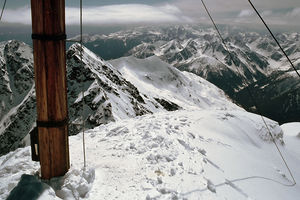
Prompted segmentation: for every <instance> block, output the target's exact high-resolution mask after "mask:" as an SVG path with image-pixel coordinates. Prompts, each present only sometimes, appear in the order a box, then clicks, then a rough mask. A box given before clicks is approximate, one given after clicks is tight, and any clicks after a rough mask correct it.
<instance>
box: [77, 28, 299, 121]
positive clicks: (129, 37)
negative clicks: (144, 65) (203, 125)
mask: <svg viewBox="0 0 300 200" xmlns="http://www.w3.org/2000/svg"><path fill="white" fill-rule="evenodd" d="M222 34H223V36H224V38H225V42H226V43H227V45H228V47H229V51H230V53H231V55H232V57H233V60H231V59H230V56H229V54H228V52H226V50H225V47H224V45H223V44H222V43H221V42H220V39H219V38H218V36H217V34H216V33H215V31H214V30H213V29H203V28H202V27H201V26H191V25H186V26H169V27H140V28H135V29H132V30H127V31H119V32H116V33H112V34H109V35H92V36H89V35H85V36H84V42H85V45H86V46H87V47H88V48H89V49H91V50H92V51H93V52H95V53H96V54H98V55H101V56H102V57H103V58H104V59H107V60H109V59H115V58H119V57H123V56H129V55H132V56H135V57H137V58H147V57H150V56H153V55H156V56H158V57H159V58H160V59H161V60H163V61H165V62H167V63H169V64H171V65H173V66H174V67H176V68H178V69H179V70H181V71H188V72H192V73H194V74H196V75H199V76H201V77H203V78H205V79H206V80H208V81H210V82H212V83H214V84H215V85H216V86H218V87H219V88H221V89H222V90H224V91H225V92H226V94H227V95H228V96H230V97H231V98H232V99H233V100H234V101H236V103H238V104H240V105H241V106H243V107H244V108H245V109H247V110H251V111H254V112H257V110H256V109H253V105H252V104H253V103H251V102H250V100H249V94H248V93H247V92H246V91H247V90H248V89H245V88H246V87H249V89H250V91H251V92H252V93H253V95H255V96H256V95H258V93H261V92H262V91H259V90H260V89H259V88H262V87H263V86H265V85H266V82H268V85H269V86H268V88H273V89H267V88H266V89H265V90H263V94H262V95H259V96H260V97H261V96H263V100H262V99H258V100H257V104H258V107H259V108H260V110H261V111H262V114H263V115H265V116H268V117H270V118H272V119H274V120H276V121H279V122H280V123H284V122H289V121H295V120H296V121H299V120H300V117H297V113H299V112H300V102H299V91H300V88H299V84H296V85H295V84H294V83H296V82H298V83H299V77H296V76H294V75H293V73H295V72H293V71H292V70H291V66H290V65H289V63H288V62H287V60H286V58H285V57H284V56H283V55H282V53H281V52H280V51H279V48H278V47H277V45H276V43H275V42H274V41H273V39H272V38H270V37H269V36H268V35H264V34H260V33H255V32H243V31H238V30H230V29H226V28H225V29H224V30H223V32H222ZM276 37H277V39H278V40H279V42H280V43H281V45H282V46H283V48H284V49H285V51H286V53H287V54H288V56H289V57H290V59H291V60H292V62H293V63H294V65H295V66H296V68H297V69H300V49H299V48H300V34H299V33H280V34H277V35H276ZM74 39H76V37H75V38H74ZM239 72H240V73H239ZM295 74H296V73H295ZM282 77H285V78H284V79H283V78H282ZM254 85H256V87H253V86H254ZM283 85H284V88H283ZM274 90H276V91H278V92H277V93H274ZM274 95H276V96H274ZM287 102H289V103H287ZM267 107H268V108H267ZM275 110H276V111H275ZM281 111H283V112H281Z"/></svg>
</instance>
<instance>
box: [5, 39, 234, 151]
mask: <svg viewBox="0 0 300 200" xmlns="http://www.w3.org/2000/svg"><path fill="white" fill-rule="evenodd" d="M80 49H81V47H80V45H79V44H74V45H72V46H71V47H70V48H69V49H68V51H67V79H68V106H69V118H70V124H69V127H70V133H69V134H71V135H72V134H77V133H78V132H79V131H81V130H82V129H81V125H80V123H81V121H82V117H83V119H84V120H85V128H86V129H91V128H93V127H96V126H99V125H101V124H106V123H109V122H112V121H115V120H119V119H126V118H131V117H136V116H140V115H144V114H149V113H155V112H159V111H174V110H178V109H182V108H184V109H193V108H212V109H213V108H214V107H216V106H217V107H218V108H223V109H225V110H226V109H227V108H234V109H240V108H239V107H238V106H236V105H234V104H233V103H231V102H230V101H229V100H228V98H227V97H226V96H225V94H224V92H223V91H222V90H220V89H218V88H217V87H216V86H214V85H213V84H211V83H209V82H208V81H206V80H204V79H202V78H200V77H198V76H196V75H194V74H191V73H187V72H180V71H179V70H177V69H176V68H174V67H172V66H171V65H169V64H167V63H165V62H164V61H162V60H160V59H159V58H158V57H156V56H154V57H150V58H147V59H137V58H134V57H127V58H121V59H118V60H114V61H113V62H112V63H114V65H116V66H117V68H116V67H114V66H113V65H111V64H110V63H108V62H106V61H104V60H103V59H102V58H101V57H99V56H97V55H95V54H94V53H93V52H91V51H90V50H88V49H87V48H85V47H84V48H83V61H82V63H81V60H80ZM0 63H1V65H0V66H1V77H0V78H1V82H0V84H1V85H0V86H1V87H0V94H1V102H0V103H1V104H0V105H1V107H0V108H1V109H0V152H1V155H3V154H5V153H7V152H9V151H11V150H13V149H15V148H17V147H18V146H20V145H22V143H24V142H26V141H27V140H28V133H29V132H30V130H32V128H33V127H34V126H35V121H36V108H35V90H34V75H33V57H32V49H31V48H30V47H29V46H28V45H26V44H25V43H23V42H18V41H7V42H2V43H0ZM81 66H82V67H83V68H81ZM82 92H83V93H84V95H83V96H82ZM83 100H84V101H83ZM82 105H84V109H83V110H84V112H83V113H82Z"/></svg>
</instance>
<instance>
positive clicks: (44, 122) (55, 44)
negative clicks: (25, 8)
mask: <svg viewBox="0 0 300 200" xmlns="http://www.w3.org/2000/svg"><path fill="white" fill-rule="evenodd" d="M31 14H32V39H33V55H34V71H35V87H36V101H37V127H38V141H39V145H38V146H39V147H38V148H39V158H40V164H41V176H42V179H50V178H52V177H57V176H63V175H64V174H65V173H66V172H67V171H68V169H69V167H70V164H69V144H68V108H67V83H66V52H65V49H66V44H65V39H66V34H65V0H31Z"/></svg>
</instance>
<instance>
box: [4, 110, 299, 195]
mask: <svg viewBox="0 0 300 200" xmlns="http://www.w3.org/2000/svg"><path fill="white" fill-rule="evenodd" d="M212 122H213V123H212ZM267 124H268V125H269V127H270V130H271V132H272V134H274V136H275V137H276V138H277V139H276V141H277V142H278V144H279V146H280V148H281V149H282V151H283V152H284V155H286V156H287V157H286V159H287V161H288V163H289V164H290V167H291V169H292V171H293V172H294V176H295V178H296V181H299V180H300V173H299V171H298V170H297V168H298V166H299V163H300V159H299V158H300V151H299V149H298V148H297V146H299V142H300V140H299V139H297V138H296V137H294V135H293V134H292V135H293V136H291V137H290V136H285V135H283V133H282V131H281V129H280V127H279V126H278V124H277V123H275V122H274V121H271V120H267ZM290 128H291V126H290ZM85 134H86V144H87V151H86V152H87V165H88V168H87V169H86V170H81V167H82V165H83V158H82V149H81V148H78V147H81V143H82V135H81V134H79V135H76V136H71V137H70V154H71V164H72V167H71V169H70V171H69V172H68V173H67V174H66V175H65V176H64V177H61V178H60V179H58V180H53V181H52V183H53V182H54V183H55V184H54V186H53V187H52V188H49V189H48V190H45V191H44V193H43V195H42V196H41V197H43V198H48V199H55V198H57V197H59V198H63V199H104V200H110V199H122V200H123V199H128V200H129V199H191V200H193V199H199V198H201V199H213V200H215V199H216V200H217V199H218V200H220V199H224V200H225V199H231V200H241V199H247V200H249V199H257V200H263V199H273V200H282V199H296V198H297V197H298V196H299V191H300V190H299V189H300V188H299V185H296V187H285V186H283V185H282V184H291V178H290V177H289V175H288V172H287V170H286V169H285V167H284V165H283V163H282V161H281V160H280V158H279V156H278V154H277V153H276V151H274V146H273V144H272V142H271V141H270V137H269V135H268V132H267V130H266V129H265V127H264V124H263V122H262V121H261V119H260V117H259V116H257V115H255V114H250V113H247V112H245V111H232V110H227V111H224V110H218V111H217V110H203V109H201V110H194V111H187V110H179V111H175V112H160V113H155V114H148V115H144V116H139V117H136V118H131V119H125V120H120V121H117V122H112V123H109V124H106V125H101V126H99V127H97V128H94V129H92V130H88V131H86V133H85ZM283 141H285V145H281V144H283ZM29 151H30V150H29V148H24V149H18V150H16V151H15V152H11V153H10V154H8V155H6V156H2V157H0V163H1V165H0V181H1V183H2V184H1V185H0V191H1V192H0V194H1V196H0V198H6V197H7V196H8V195H9V192H10V191H11V190H12V188H13V187H14V186H15V185H16V184H17V183H18V181H19V180H20V177H21V175H22V174H24V173H26V174H31V175H34V174H36V172H37V170H38V166H37V165H36V163H34V162H32V161H31V160H30V152H29ZM16 166H17V167H16ZM88 169H90V170H88ZM281 183H282V184H281ZM23 187H24V186H23ZM21 188H22V187H21Z"/></svg>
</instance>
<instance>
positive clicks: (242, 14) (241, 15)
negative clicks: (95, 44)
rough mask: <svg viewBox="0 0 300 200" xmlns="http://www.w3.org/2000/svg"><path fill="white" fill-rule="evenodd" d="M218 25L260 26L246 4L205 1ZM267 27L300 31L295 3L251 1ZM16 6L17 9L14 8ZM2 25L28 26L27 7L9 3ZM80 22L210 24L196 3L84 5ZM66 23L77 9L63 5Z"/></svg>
mask: <svg viewBox="0 0 300 200" xmlns="http://www.w3.org/2000/svg"><path fill="white" fill-rule="evenodd" d="M205 2H206V4H207V7H208V9H209V10H210V11H211V14H212V16H213V18H214V19H215V20H216V23H218V24H231V25H241V24H245V25H248V24H252V25H256V24H260V20H259V19H258V17H257V16H256V14H255V13H254V12H253V10H252V8H251V7H250V5H249V3H248V1H247V0H245V1H241V0H228V1H223V0H209V1H208V0H205ZM252 2H253V4H254V5H255V6H256V7H257V9H258V10H259V12H260V13H261V14H262V15H263V16H264V18H265V20H266V22H267V23H268V24H270V25H290V26H295V27H299V30H300V24H299V20H300V4H299V2H298V0H285V1H282V0H272V1H271V0H260V1H258V0H252ZM18 5H19V7H18ZM3 22H6V23H21V24H30V23H31V17H30V5H27V4H25V3H24V2H23V3H22V4H20V2H17V1H15V0H12V1H11V2H10V3H9V4H8V5H7V9H6V10H5V12H4V15H3ZM83 22H84V24H87V25H101V24H137V23H139V24H141V23H145V24H149V23H194V22H195V23H206V24H210V21H209V19H208V17H207V15H206V12H205V10H204V9H203V6H202V4H201V1H200V0H184V1H183V0H163V1H156V0H151V1H150V0H141V1H133V0H124V1H105V2H102V3H100V2H97V1H93V0H91V1H89V2H88V3H85V2H84V8H83ZM66 23H67V24H69V25H78V24H79V8H78V6H76V5H74V3H73V4H70V2H66Z"/></svg>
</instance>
